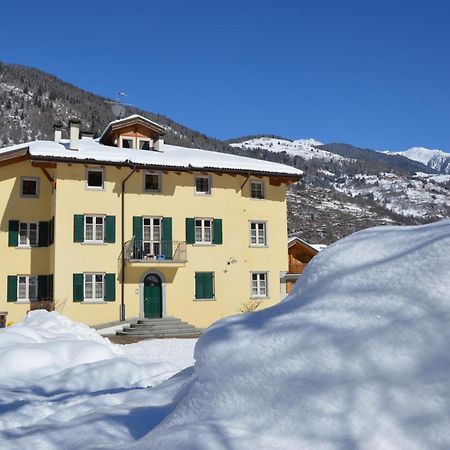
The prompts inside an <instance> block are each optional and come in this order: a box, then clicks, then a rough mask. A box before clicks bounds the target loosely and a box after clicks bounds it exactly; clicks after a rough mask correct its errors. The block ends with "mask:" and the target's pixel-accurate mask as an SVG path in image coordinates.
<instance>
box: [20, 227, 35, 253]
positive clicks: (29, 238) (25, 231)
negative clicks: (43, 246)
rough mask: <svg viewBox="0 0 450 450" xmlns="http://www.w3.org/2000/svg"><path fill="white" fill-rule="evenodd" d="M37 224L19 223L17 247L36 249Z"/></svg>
mask: <svg viewBox="0 0 450 450" xmlns="http://www.w3.org/2000/svg"><path fill="white" fill-rule="evenodd" d="M38 230H39V224H38V223H37V222H20V224H19V247H36V246H37V245H38Z"/></svg>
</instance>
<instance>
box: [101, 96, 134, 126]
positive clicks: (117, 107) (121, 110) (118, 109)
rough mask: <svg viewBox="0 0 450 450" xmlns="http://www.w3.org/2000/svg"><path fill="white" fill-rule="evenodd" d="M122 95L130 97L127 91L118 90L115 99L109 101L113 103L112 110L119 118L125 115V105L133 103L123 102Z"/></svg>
mask: <svg viewBox="0 0 450 450" xmlns="http://www.w3.org/2000/svg"><path fill="white" fill-rule="evenodd" d="M122 97H128V94H127V93H125V92H118V93H117V97H116V100H115V101H107V102H106V103H109V104H110V105H111V110H112V113H113V114H114V116H115V117H116V118H117V119H123V118H124V117H125V112H126V110H125V106H132V104H131V103H124V102H122V100H121V99H122Z"/></svg>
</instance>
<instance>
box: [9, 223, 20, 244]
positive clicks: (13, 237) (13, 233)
mask: <svg viewBox="0 0 450 450" xmlns="http://www.w3.org/2000/svg"><path fill="white" fill-rule="evenodd" d="M8 231H9V233H8V246H9V247H17V246H18V245H19V221H18V220H10V221H9V228H8Z"/></svg>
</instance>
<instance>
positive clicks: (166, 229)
mask: <svg viewBox="0 0 450 450" xmlns="http://www.w3.org/2000/svg"><path fill="white" fill-rule="evenodd" d="M162 254H163V255H164V257H165V258H166V259H172V258H173V255H172V217H163V220H162Z"/></svg>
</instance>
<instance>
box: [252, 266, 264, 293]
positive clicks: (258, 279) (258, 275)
mask: <svg viewBox="0 0 450 450" xmlns="http://www.w3.org/2000/svg"><path fill="white" fill-rule="evenodd" d="M267 294H268V289H267V272H253V273H252V297H267Z"/></svg>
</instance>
